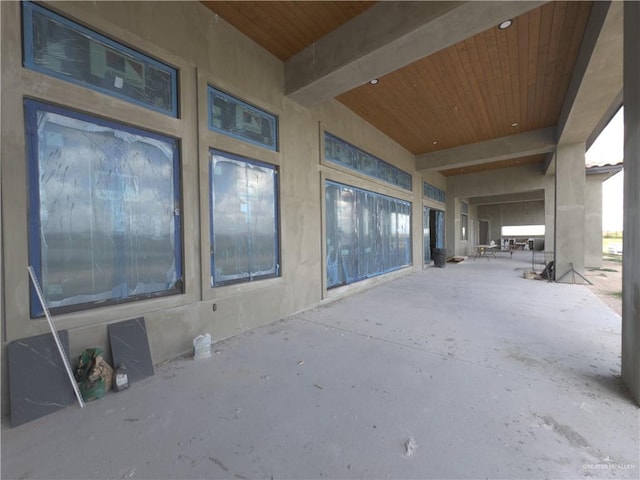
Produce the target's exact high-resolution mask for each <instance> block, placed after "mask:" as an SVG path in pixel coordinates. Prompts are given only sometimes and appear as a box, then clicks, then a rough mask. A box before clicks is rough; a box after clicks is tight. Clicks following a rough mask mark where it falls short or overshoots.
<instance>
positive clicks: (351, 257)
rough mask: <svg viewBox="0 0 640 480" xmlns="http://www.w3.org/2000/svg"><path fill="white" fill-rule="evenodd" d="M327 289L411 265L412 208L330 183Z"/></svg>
mask: <svg viewBox="0 0 640 480" xmlns="http://www.w3.org/2000/svg"><path fill="white" fill-rule="evenodd" d="M325 205H326V231H327V238H326V242H327V244H326V249H327V252H326V253H327V288H332V287H338V286H340V285H346V284H349V283H353V282H357V281H359V280H363V279H365V278H368V277H372V276H375V275H380V274H382V273H385V272H389V271H392V270H397V269H399V268H402V267H405V266H407V265H410V264H411V203H409V202H405V201H403V200H399V199H397V198H393V197H387V196H385V195H380V194H378V193H374V192H370V191H368V190H361V189H359V188H355V187H350V186H347V185H342V184H339V183H334V182H330V181H327V182H326V185H325Z"/></svg>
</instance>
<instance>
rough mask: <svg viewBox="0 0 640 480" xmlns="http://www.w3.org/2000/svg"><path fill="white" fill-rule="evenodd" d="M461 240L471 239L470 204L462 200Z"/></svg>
mask: <svg viewBox="0 0 640 480" xmlns="http://www.w3.org/2000/svg"><path fill="white" fill-rule="evenodd" d="M460 240H463V241H464V240H469V204H468V203H466V202H462V206H461V209H460Z"/></svg>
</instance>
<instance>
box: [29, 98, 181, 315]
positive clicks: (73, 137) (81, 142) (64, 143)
mask: <svg viewBox="0 0 640 480" xmlns="http://www.w3.org/2000/svg"><path fill="white" fill-rule="evenodd" d="M25 114H26V127H27V141H28V144H27V145H28V162H29V163H28V167H29V263H30V264H31V265H32V266H33V267H34V269H35V271H36V273H37V275H38V277H39V280H40V282H41V285H42V288H43V292H44V296H45V300H46V302H47V306H48V307H49V308H50V309H51V311H52V312H53V313H61V312H63V311H71V310H80V309H84V308H89V307H92V306H101V305H105V304H111V303H118V302H123V301H131V300H135V299H141V298H149V297H154V296H160V295H168V294H176V293H181V292H182V291H183V277H182V246H181V228H180V187H179V173H178V172H179V161H178V143H177V141H176V140H175V139H172V138H168V137H164V136H161V135H156V134H152V133H149V132H146V131H143V130H139V129H135V128H131V127H125V126H124V125H120V124H117V123H115V122H110V121H105V120H101V119H97V118H93V117H90V116H87V115H83V114H79V113H75V112H71V111H69V110H65V109H62V108H58V107H54V106H51V105H47V104H44V103H40V102H36V101H32V100H26V101H25ZM31 312H32V316H33V317H38V316H41V315H42V313H43V312H42V310H41V307H40V305H39V302H38V299H37V297H36V296H35V291H32V295H31Z"/></svg>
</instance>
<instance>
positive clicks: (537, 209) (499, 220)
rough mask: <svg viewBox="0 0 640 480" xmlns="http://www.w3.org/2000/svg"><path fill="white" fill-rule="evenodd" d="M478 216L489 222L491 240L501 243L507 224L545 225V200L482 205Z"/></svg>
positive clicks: (479, 207)
mask: <svg viewBox="0 0 640 480" xmlns="http://www.w3.org/2000/svg"><path fill="white" fill-rule="evenodd" d="M478 218H479V219H481V220H487V221H488V222H489V240H490V241H491V240H494V241H495V242H496V243H499V241H500V238H501V236H502V231H501V227H503V226H505V225H514V226H515V225H544V220H545V217H544V202H541V201H540V202H518V203H505V204H501V205H480V206H478Z"/></svg>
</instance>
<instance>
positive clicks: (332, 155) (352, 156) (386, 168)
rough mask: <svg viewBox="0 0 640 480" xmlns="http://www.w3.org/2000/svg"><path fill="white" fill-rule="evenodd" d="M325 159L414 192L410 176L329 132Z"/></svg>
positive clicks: (326, 134) (325, 136)
mask: <svg viewBox="0 0 640 480" xmlns="http://www.w3.org/2000/svg"><path fill="white" fill-rule="evenodd" d="M324 158H325V160H328V161H330V162H333V163H337V164H338V165H342V166H344V167H347V168H350V169H351V170H355V171H357V172H360V173H364V174H365V175H368V176H370V177H373V178H377V179H378V180H382V181H385V182H387V183H390V184H392V185H396V186H398V187H401V188H404V189H405V190H409V191H411V190H412V183H411V182H412V177H411V175H410V174H408V173H407V172H405V171H403V170H400V169H399V168H397V167H394V166H393V165H390V164H388V163H387V162H385V161H384V160H380V159H379V158H377V157H374V156H373V155H371V154H369V153H367V152H365V151H363V150H360V149H359V148H358V147H355V146H353V145H351V144H350V143H348V142H345V141H344V140H342V139H340V138H338V137H336V136H334V135H331V134H330V133H327V132H325V133H324Z"/></svg>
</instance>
